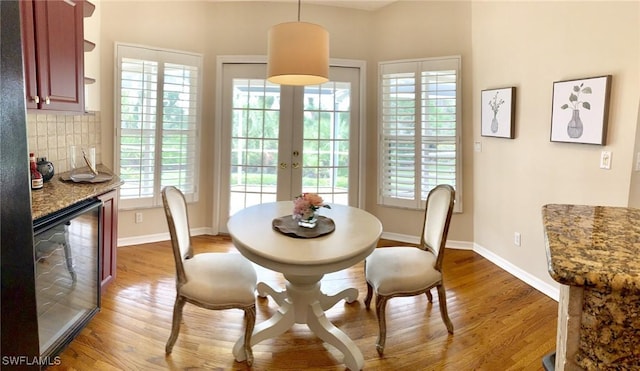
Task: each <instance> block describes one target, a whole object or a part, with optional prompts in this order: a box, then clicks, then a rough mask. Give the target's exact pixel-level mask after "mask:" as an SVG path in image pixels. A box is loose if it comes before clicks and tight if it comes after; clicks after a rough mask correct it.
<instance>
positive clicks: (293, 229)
mask: <svg viewBox="0 0 640 371" xmlns="http://www.w3.org/2000/svg"><path fill="white" fill-rule="evenodd" d="M271 226H272V227H273V229H274V230H276V231H278V232H280V233H282V234H284V235H287V236H290V237H294V238H316V237H320V236H324V235H326V234H329V233H331V232H333V231H334V230H335V229H336V224H335V223H334V222H333V219H331V218H327V217H326V216H322V215H320V216H318V222H317V223H316V226H315V228H304V227H300V226H299V225H298V221H297V220H296V219H294V218H293V217H292V216H291V215H285V216H281V217H279V218H275V219H273V221H271Z"/></svg>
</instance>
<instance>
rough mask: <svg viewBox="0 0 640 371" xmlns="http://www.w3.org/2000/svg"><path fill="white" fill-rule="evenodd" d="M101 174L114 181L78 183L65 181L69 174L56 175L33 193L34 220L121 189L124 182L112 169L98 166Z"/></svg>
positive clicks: (32, 214)
mask: <svg viewBox="0 0 640 371" xmlns="http://www.w3.org/2000/svg"><path fill="white" fill-rule="evenodd" d="M98 172H99V173H100V174H108V175H111V176H112V179H110V180H108V181H105V182H102V183H76V182H73V181H64V180H62V179H63V178H65V179H68V177H69V173H61V174H56V175H55V176H54V177H53V178H52V179H51V180H50V181H49V182H46V183H45V184H44V187H43V188H42V189H38V190H32V191H31V217H32V219H33V220H35V219H39V218H42V217H45V216H47V215H50V214H53V213H55V212H57V211H59V210H62V209H65V208H67V207H69V206H72V205H74V204H76V203H78V202H81V201H84V200H87V199H90V198H93V197H97V196H99V195H102V194H105V193H107V192H110V191H112V190H114V189H116V188H118V187H120V186H121V185H122V184H123V183H124V182H123V181H122V180H121V179H120V178H119V177H118V176H117V175H115V174H113V172H112V171H111V169H109V168H107V167H106V166H104V165H98Z"/></svg>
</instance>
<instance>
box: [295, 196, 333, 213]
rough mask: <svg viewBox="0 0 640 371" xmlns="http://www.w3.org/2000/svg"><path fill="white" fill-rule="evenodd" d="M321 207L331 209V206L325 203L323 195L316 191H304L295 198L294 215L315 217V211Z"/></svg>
mask: <svg viewBox="0 0 640 371" xmlns="http://www.w3.org/2000/svg"><path fill="white" fill-rule="evenodd" d="M321 207H326V208H327V209H331V206H329V205H327V204H325V203H324V200H323V199H322V197H320V196H319V195H317V194H316V193H303V194H301V195H300V196H298V197H296V198H294V199H293V217H294V218H296V219H310V218H312V217H313V212H314V211H316V210H318V209H319V208H321Z"/></svg>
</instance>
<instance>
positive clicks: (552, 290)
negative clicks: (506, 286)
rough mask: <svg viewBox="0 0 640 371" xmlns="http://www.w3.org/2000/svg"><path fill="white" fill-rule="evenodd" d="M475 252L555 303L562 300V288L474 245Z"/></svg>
mask: <svg viewBox="0 0 640 371" xmlns="http://www.w3.org/2000/svg"><path fill="white" fill-rule="evenodd" d="M473 251H475V252H477V253H478V254H480V255H481V256H482V257H484V258H485V259H487V260H489V261H490V262H492V263H493V264H495V265H497V266H498V267H500V268H502V269H503V270H505V271H507V272H509V273H511V274H512V275H513V276H515V277H516V278H518V279H519V280H521V281H523V282H524V283H526V284H527V285H529V286H531V287H533V288H534V289H536V290H538V291H540V292H541V293H543V294H545V295H547V296H548V297H550V298H551V299H553V300H555V301H559V300H560V288H559V287H558V286H552V285H549V284H548V283H547V282H544V281H542V280H541V279H539V278H538V277H536V276H534V275H532V274H530V273H528V272H526V271H523V270H522V269H520V268H518V267H516V266H515V265H513V264H511V263H510V262H509V261H507V260H505V259H503V258H502V257H500V256H498V255H496V254H494V253H493V252H492V251H489V250H487V249H486V248H484V247H482V246H480V245H478V244H475V243H474V244H473Z"/></svg>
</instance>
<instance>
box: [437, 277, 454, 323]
mask: <svg viewBox="0 0 640 371" xmlns="http://www.w3.org/2000/svg"><path fill="white" fill-rule="evenodd" d="M438 300H439V301H440V303H439V304H440V315H441V316H442V320H443V321H444V324H445V326H447V331H449V333H450V334H453V324H452V323H451V320H450V319H449V314H448V313H447V294H446V292H445V289H444V285H443V284H440V285H438Z"/></svg>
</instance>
